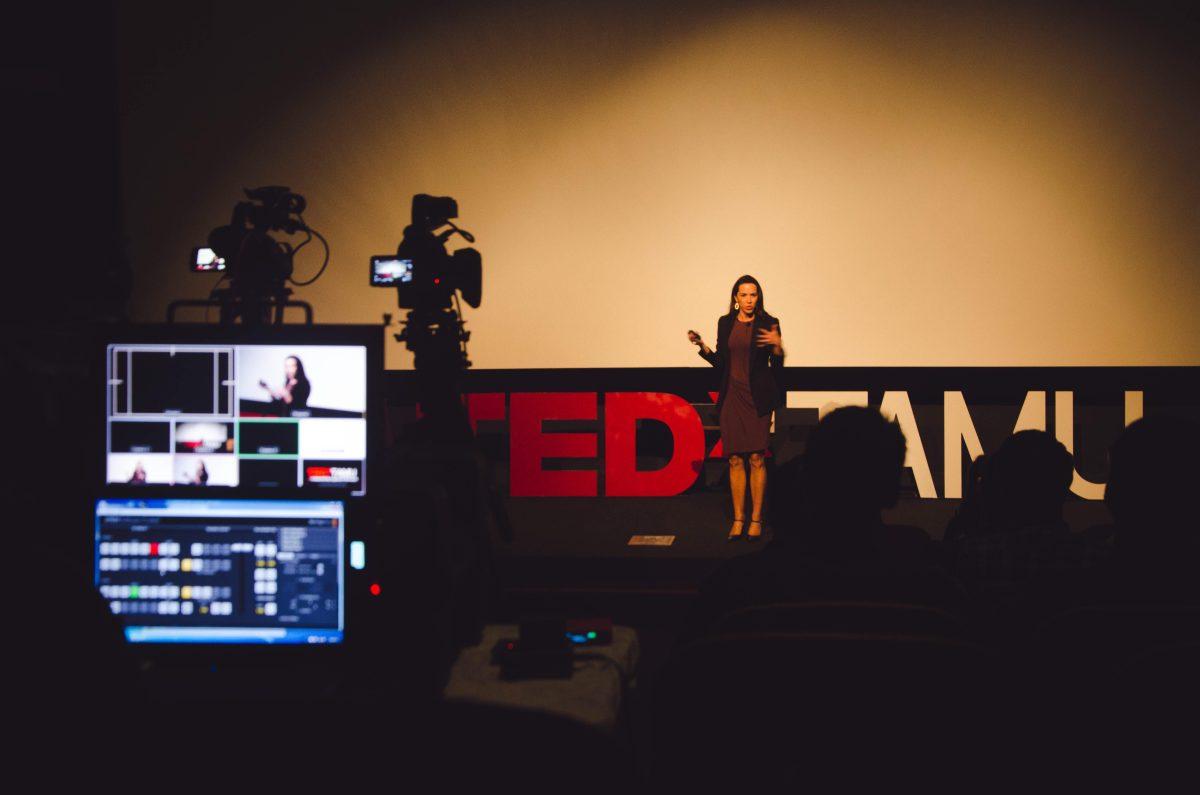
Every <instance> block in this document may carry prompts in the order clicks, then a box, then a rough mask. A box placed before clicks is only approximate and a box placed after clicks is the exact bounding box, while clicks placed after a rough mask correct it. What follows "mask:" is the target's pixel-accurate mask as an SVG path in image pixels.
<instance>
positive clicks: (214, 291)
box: [204, 271, 229, 324]
mask: <svg viewBox="0 0 1200 795" xmlns="http://www.w3.org/2000/svg"><path fill="white" fill-rule="evenodd" d="M227 276H229V272H228V271H222V272H221V278H219V279H217V281H216V283H215V284H213V286H212V289H211V290H209V291H208V300H209V301H212V300H213V296H215V295H216V294H217V288H218V287H220V286H221V282H223V281H225V278H226V277H227ZM211 309H212V305H211V304H208V305H206V306H205V307H204V322H205V323H206V324H207V323H208V313H209V310H211Z"/></svg>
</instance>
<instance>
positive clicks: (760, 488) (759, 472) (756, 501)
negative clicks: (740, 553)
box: [746, 453, 767, 536]
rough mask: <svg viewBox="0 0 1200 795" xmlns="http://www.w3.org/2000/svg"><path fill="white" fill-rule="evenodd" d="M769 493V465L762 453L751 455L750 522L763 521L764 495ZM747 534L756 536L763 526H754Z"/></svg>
mask: <svg viewBox="0 0 1200 795" xmlns="http://www.w3.org/2000/svg"><path fill="white" fill-rule="evenodd" d="M766 493H767V464H766V460H765V459H764V458H763V454H762V453H751V454H750V502H751V508H750V520H751V521H753V522H761V521H762V510H763V495H765V494H766ZM746 532H747V533H748V534H749V535H752V536H756V535H759V534H760V533H762V525H761V524H759V525H757V526H752V527H751V528H748V529H747V530H746Z"/></svg>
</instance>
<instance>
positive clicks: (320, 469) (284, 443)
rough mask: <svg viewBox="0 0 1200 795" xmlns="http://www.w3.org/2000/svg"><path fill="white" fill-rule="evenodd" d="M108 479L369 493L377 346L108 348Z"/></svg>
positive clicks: (117, 346)
mask: <svg viewBox="0 0 1200 795" xmlns="http://www.w3.org/2000/svg"><path fill="white" fill-rule="evenodd" d="M107 384H108V433H107V441H108V449H107V459H108V460H107V480H108V482H109V483H111V484H117V483H122V484H130V485H142V484H144V485H148V486H149V485H162V486H190V487H194V488H196V489H201V488H203V489H208V488H214V487H231V488H249V489H259V488H266V489H270V488H287V489H302V490H313V491H315V490H330V491H337V492H341V493H343V494H349V495H362V494H365V493H366V482H367V478H366V475H367V473H366V465H367V422H366V410H367V350H366V348H365V347H363V346H355V345H232V344H226V345H162V344H141V343H138V344H114V345H109V346H108V381H107Z"/></svg>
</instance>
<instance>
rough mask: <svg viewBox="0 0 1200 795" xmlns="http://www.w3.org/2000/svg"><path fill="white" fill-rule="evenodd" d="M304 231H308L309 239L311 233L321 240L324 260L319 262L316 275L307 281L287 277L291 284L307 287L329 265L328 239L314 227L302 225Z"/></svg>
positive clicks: (297, 249)
mask: <svg viewBox="0 0 1200 795" xmlns="http://www.w3.org/2000/svg"><path fill="white" fill-rule="evenodd" d="M300 220H301V221H303V220H304V219H303V218H302V219H300ZM304 231H305V232H308V233H309V235H310V239H311V235H316V238H317V240H320V241H321V245H322V246H324V247H325V261H324V262H322V263H321V269H320V270H319V271H317V275H316V276H314V277H312V278H311V279H309V280H308V281H304V282H298V281H296V280H295V279H292V278H289V279H288V281H290V282H291V283H292V284H294V285H295V286H297V287H307V286H308V285H310V284H312V283H313V282H315V281H316V280H317V279H319V278H321V274H322V273H324V272H325V269H326V268H327V267H329V241H328V240H326V239H325V235H323V234H321V233H320V232H318V231H317V230H315V229H309V228H308V226H307V225H306V226H305V227H304ZM307 242H308V240H305V241H304V243H307ZM304 243H301V244H300V245H299V246H297V247H296V249H295V250H294V251H293V252H292V254H295V253H296V251H299V250H300V248H301V247H302V246H303V245H304Z"/></svg>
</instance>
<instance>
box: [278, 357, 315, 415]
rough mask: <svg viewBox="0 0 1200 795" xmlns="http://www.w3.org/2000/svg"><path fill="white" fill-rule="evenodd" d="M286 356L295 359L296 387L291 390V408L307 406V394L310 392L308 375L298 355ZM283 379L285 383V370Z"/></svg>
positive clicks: (310, 385) (310, 386)
mask: <svg viewBox="0 0 1200 795" xmlns="http://www.w3.org/2000/svg"><path fill="white" fill-rule="evenodd" d="M288 358H289V359H295V360H296V388H295V389H293V390H292V408H294V409H304V408H308V396H309V394H310V393H311V392H312V384H310V383H309V382H308V376H307V375H306V374H305V373H304V362H302V361H300V357H299V356H289V357H288ZM283 380H284V383H287V373H286V372H285V373H284V375H283Z"/></svg>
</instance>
